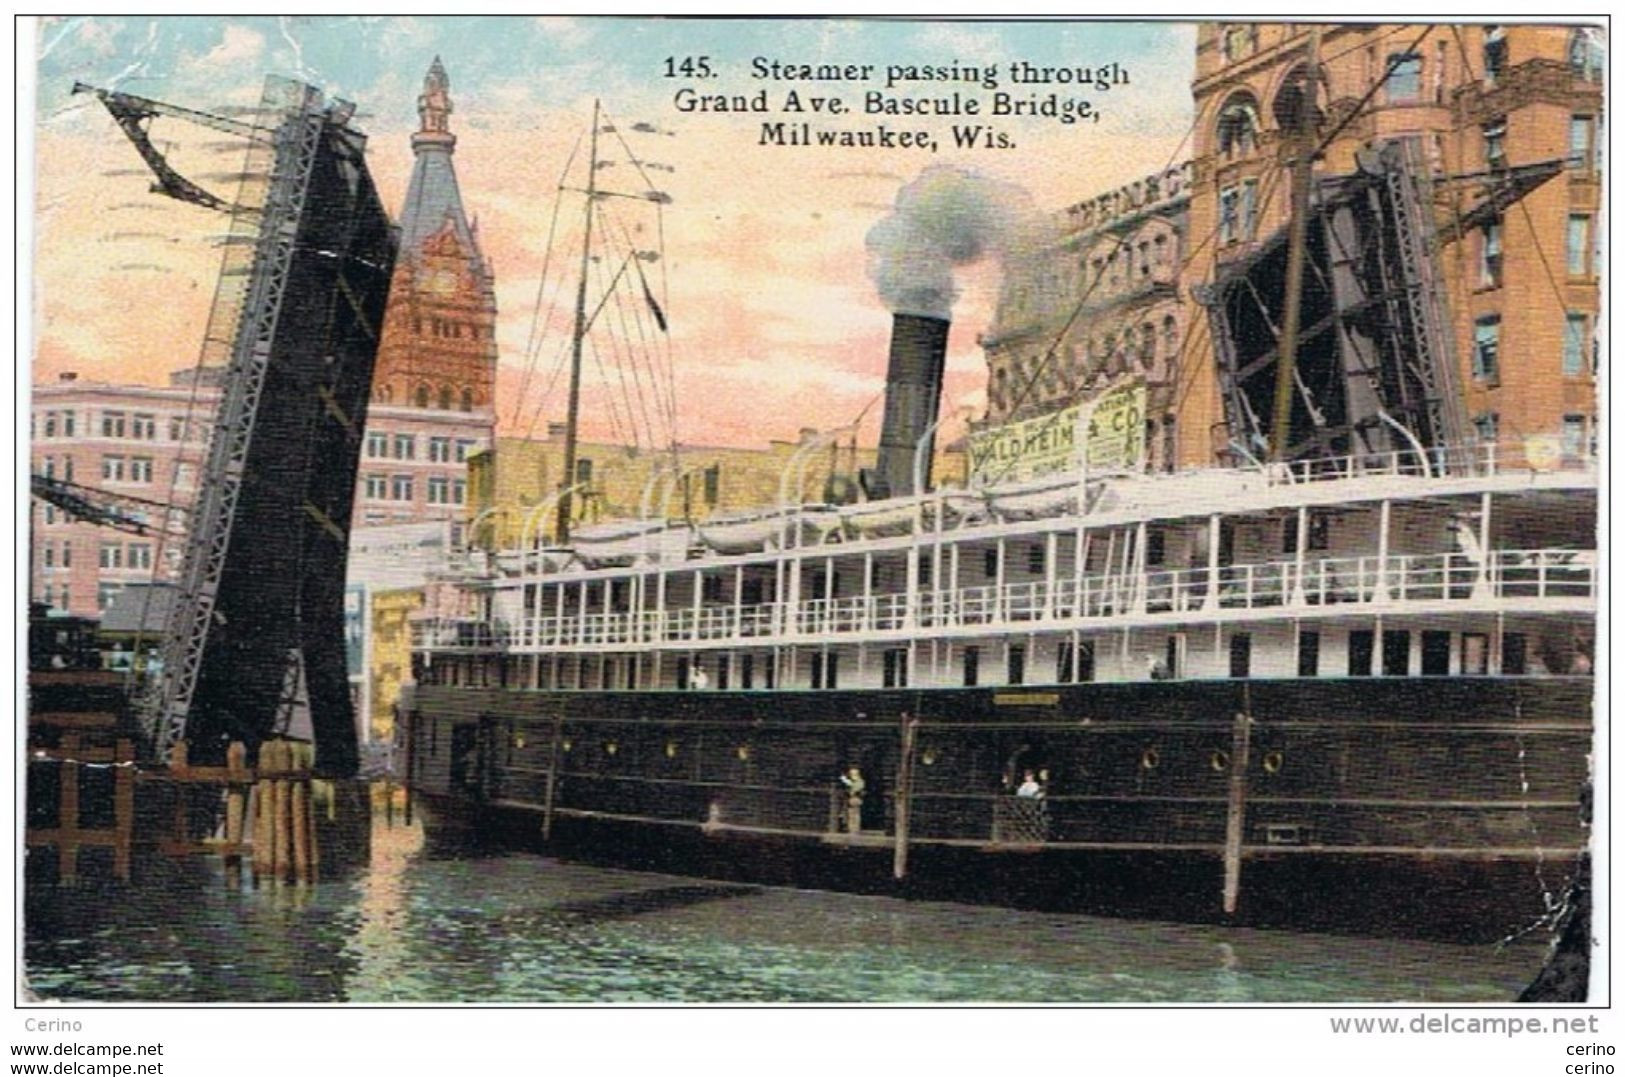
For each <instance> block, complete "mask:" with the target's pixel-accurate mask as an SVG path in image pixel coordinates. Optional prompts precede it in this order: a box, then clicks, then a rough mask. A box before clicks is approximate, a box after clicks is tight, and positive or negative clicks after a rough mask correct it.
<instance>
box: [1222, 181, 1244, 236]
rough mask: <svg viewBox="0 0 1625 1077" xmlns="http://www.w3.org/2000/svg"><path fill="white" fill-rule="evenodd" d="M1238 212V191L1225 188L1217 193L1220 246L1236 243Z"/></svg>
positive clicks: (1239, 207)
mask: <svg viewBox="0 0 1625 1077" xmlns="http://www.w3.org/2000/svg"><path fill="white" fill-rule="evenodd" d="M1240 210H1241V191H1240V189H1238V188H1236V187H1226V188H1224V189H1223V190H1221V191H1220V192H1219V242H1220V243H1221V244H1224V243H1234V242H1235V241H1236V226H1237V224H1238V223H1239V218H1240Z"/></svg>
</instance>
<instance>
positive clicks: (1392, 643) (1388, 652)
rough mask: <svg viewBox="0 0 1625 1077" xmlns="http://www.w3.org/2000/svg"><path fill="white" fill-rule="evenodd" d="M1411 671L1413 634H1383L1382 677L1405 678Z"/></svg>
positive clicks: (1401, 632)
mask: <svg viewBox="0 0 1625 1077" xmlns="http://www.w3.org/2000/svg"><path fill="white" fill-rule="evenodd" d="M1410 671H1411V634H1410V633H1409V632H1405V631H1397V632H1384V633H1383V634H1382V675H1383V676H1384V677H1403V676H1406V675H1407V674H1409V673H1410Z"/></svg>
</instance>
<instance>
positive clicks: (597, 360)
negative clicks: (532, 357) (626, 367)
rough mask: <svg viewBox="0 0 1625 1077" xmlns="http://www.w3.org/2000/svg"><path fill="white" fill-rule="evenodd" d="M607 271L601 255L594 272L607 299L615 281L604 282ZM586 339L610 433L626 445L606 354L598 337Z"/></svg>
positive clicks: (624, 431)
mask: <svg viewBox="0 0 1625 1077" xmlns="http://www.w3.org/2000/svg"><path fill="white" fill-rule="evenodd" d="M605 272H606V270H605V268H604V260H603V258H602V257H600V258H599V259H598V262H597V264H596V265H595V266H594V273H595V274H596V275H597V277H598V287H599V292H600V294H601V295H602V296H603V298H604V299H606V300H607V299H608V298H609V295H610V292H611V290H612V289H613V288H614V284H613V282H611V283H610V284H608V285H605V284H604V274H605ZM601 304H602V301H600V305H601ZM586 341H587V343H588V344H590V345H591V346H592V358H593V364H594V365H595V366H597V368H598V382H599V384H600V385H602V386H603V390H604V410H605V411H607V412H608V413H609V428H610V435H611V437H613V438H614V439H615V440H616V441H618V442H620V443H621V444H622V445H625V444H627V442H628V431H627V429H626V424H625V423H623V422H622V421H621V418H620V415H619V413H618V412H617V411H616V408H615V396H614V390H615V387H614V385H613V384H612V383H611V382H610V380H609V372H608V371H607V370H606V369H605V368H604V356H603V352H601V351H600V350H599V347H598V338H597V337H596V336H594V335H590V334H589V335H588V336H587V338H586ZM632 440H633V441H634V442H635V440H636V439H635V438H634V439H632Z"/></svg>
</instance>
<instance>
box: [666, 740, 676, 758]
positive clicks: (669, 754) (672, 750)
mask: <svg viewBox="0 0 1625 1077" xmlns="http://www.w3.org/2000/svg"><path fill="white" fill-rule="evenodd" d="M666 758H667V759H676V758H677V742H676V741H674V740H668V741H667V742H666Z"/></svg>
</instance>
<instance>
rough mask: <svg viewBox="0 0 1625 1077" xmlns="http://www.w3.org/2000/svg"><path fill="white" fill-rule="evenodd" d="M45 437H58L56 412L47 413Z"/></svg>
mask: <svg viewBox="0 0 1625 1077" xmlns="http://www.w3.org/2000/svg"><path fill="white" fill-rule="evenodd" d="M45 436H46V437H48V438H54V437H56V412H54V411H48V412H46V413H45Z"/></svg>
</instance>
